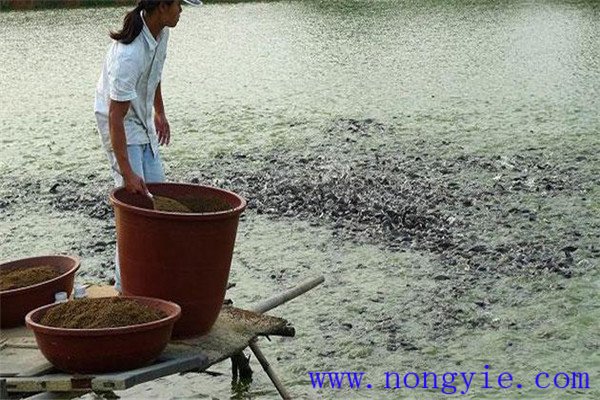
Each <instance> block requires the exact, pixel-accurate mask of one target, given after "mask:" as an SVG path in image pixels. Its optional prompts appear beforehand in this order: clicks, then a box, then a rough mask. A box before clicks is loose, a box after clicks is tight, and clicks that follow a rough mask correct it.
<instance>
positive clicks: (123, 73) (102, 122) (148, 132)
mask: <svg viewBox="0 0 600 400" xmlns="http://www.w3.org/2000/svg"><path fill="white" fill-rule="evenodd" d="M142 21H144V17H143V15H142ZM168 40H169V30H168V28H164V29H163V30H162V31H161V32H160V34H159V35H158V38H157V39H156V40H155V39H154V37H153V36H152V33H150V29H148V26H147V25H146V21H144V27H143V28H142V31H141V32H140V34H139V35H138V36H137V37H136V38H135V39H134V40H133V42H131V43H130V44H123V43H120V42H118V41H114V42H113V43H112V44H111V45H110V47H109V49H108V54H107V55H106V60H105V62H104V65H103V67H102V74H101V75H100V79H99V80H98V85H97V87H96V101H95V105H94V112H95V113H96V120H97V122H98V130H99V132H100V136H101V138H102V144H103V145H104V147H105V149H106V150H107V151H109V152H112V145H111V141H110V133H109V126H108V109H109V105H110V100H111V99H112V100H115V101H129V102H130V107H129V111H128V112H127V114H126V115H125V120H124V125H125V135H126V140H127V144H128V145H133V144H147V143H150V145H151V147H152V152H153V153H154V154H157V153H158V140H157V137H156V128H155V126H154V114H153V107H154V95H155V94H156V88H157V87H158V84H159V83H160V81H161V75H162V70H163V66H164V63H165V58H166V57H167V42H168Z"/></svg>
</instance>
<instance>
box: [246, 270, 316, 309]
mask: <svg viewBox="0 0 600 400" xmlns="http://www.w3.org/2000/svg"><path fill="white" fill-rule="evenodd" d="M323 282H325V278H324V277H323V276H322V275H321V276H319V277H316V278H310V279H307V280H305V281H303V282H301V283H299V284H298V285H296V286H294V287H293V288H291V289H288V290H286V291H285V292H283V293H280V294H278V295H275V296H273V297H271V298H268V299H266V300H263V301H261V302H260V303H257V304H255V305H253V306H251V307H250V311H253V312H255V313H257V314H262V313H265V312H267V311H269V310H272V309H274V308H275V307H277V306H280V305H282V304H283V303H287V302H288V301H290V300H292V299H295V298H296V297H298V296H300V295H301V294H304V293H306V292H308V291H309V290H311V289H313V288H314V287H316V286H319V285H320V284H321V283H323Z"/></svg>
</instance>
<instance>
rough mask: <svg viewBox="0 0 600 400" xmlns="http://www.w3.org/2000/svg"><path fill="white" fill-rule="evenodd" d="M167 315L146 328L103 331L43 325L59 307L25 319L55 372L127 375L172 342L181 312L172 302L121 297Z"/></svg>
mask: <svg viewBox="0 0 600 400" xmlns="http://www.w3.org/2000/svg"><path fill="white" fill-rule="evenodd" d="M121 297H122V298H125V299H131V300H135V301H137V302H139V303H141V304H144V305H146V306H149V307H152V308H156V309H158V310H161V311H163V312H165V313H166V314H167V316H166V317H165V318H163V319H160V320H157V321H152V322H148V323H144V324H138V325H129V326H122V327H118V328H104V329H66V328H56V327H50V326H47V325H41V324H40V323H39V321H40V320H41V319H42V318H43V316H44V315H45V313H46V312H47V311H48V310H49V309H51V308H52V307H56V306H57V304H50V305H46V306H43V307H40V308H38V309H36V310H33V311H31V312H30V313H29V314H27V316H26V317H25V321H26V323H27V327H28V328H29V329H31V330H33V333H34V334H35V339H36V341H37V344H38V347H39V349H40V351H41V352H42V354H43V355H44V357H46V358H47V359H48V361H50V362H51V363H52V364H53V365H54V366H55V367H56V368H58V369H60V370H62V371H65V372H69V373H79V374H92V373H104V372H116V371H124V370H129V369H134V368H139V367H143V366H145V365H148V364H150V363H152V361H154V360H155V359H156V358H157V357H158V356H159V355H160V353H162V351H163V350H164V349H165V347H166V346H167V344H168V343H169V339H170V338H171V332H172V330H173V325H174V324H175V321H177V319H179V317H180V315H181V308H180V307H179V306H178V305H177V304H175V303H172V302H170V301H165V300H160V299H155V298H150V297H138V296H121Z"/></svg>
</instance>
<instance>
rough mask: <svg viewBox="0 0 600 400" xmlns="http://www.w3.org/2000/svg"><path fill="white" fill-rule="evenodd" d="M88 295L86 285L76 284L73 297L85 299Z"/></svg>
mask: <svg viewBox="0 0 600 400" xmlns="http://www.w3.org/2000/svg"><path fill="white" fill-rule="evenodd" d="M86 297H87V293H86V292H85V286H82V285H77V286H75V291H74V292H73V299H84V298H86Z"/></svg>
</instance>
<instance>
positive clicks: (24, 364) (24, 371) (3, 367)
mask: <svg viewBox="0 0 600 400" xmlns="http://www.w3.org/2000/svg"><path fill="white" fill-rule="evenodd" d="M51 368H52V365H51V364H49V363H48V361H47V360H46V358H45V357H44V356H43V355H42V353H40V351H39V350H38V349H37V348H33V349H31V348H18V347H17V348H14V347H8V346H7V347H5V348H3V349H2V350H0V376H17V375H20V374H21V375H22V376H33V375H35V374H39V373H41V372H46V371H48V370H49V369H51Z"/></svg>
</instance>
